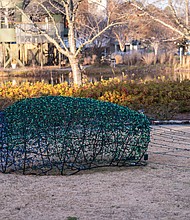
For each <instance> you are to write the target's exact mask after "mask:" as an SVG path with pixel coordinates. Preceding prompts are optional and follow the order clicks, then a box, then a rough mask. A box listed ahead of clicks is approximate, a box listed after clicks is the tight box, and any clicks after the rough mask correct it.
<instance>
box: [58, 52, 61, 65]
mask: <svg viewBox="0 0 190 220" xmlns="http://www.w3.org/2000/svg"><path fill="white" fill-rule="evenodd" d="M58 53H59V69H61V53H60V52H58Z"/></svg>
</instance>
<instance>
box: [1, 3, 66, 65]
mask: <svg viewBox="0 0 190 220" xmlns="http://www.w3.org/2000/svg"><path fill="white" fill-rule="evenodd" d="M9 1H10V2H9ZM13 2H14V3H13ZM15 4H16V5H17V6H19V7H22V8H23V7H24V4H25V0H14V1H11V0H8V1H7V0H0V66H2V67H4V68H6V67H10V66H11V65H12V67H13V65H14V66H15V65H17V66H25V65H28V66H31V65H32V66H35V65H37V66H41V67H42V66H43V65H61V58H62V57H61V54H59V52H58V51H57V49H56V48H55V46H54V45H52V44H51V43H50V42H48V40H47V39H46V38H45V37H44V35H43V34H39V33H38V32H37V31H36V30H35V26H34V24H33V23H32V22H31V20H30V19H32V18H31V17H30V19H29V18H28V17H26V16H25V15H23V14H21V12H19V11H18V10H17V9H16V7H15ZM53 17H54V20H55V22H56V26H57V29H58V32H59V35H60V36H61V38H62V39H63V38H64V37H65V38H67V29H66V28H65V27H64V26H65V18H64V17H63V16H61V15H60V14H57V13H54V14H53ZM34 23H35V25H36V26H38V27H39V29H40V30H43V31H45V32H46V33H48V35H49V36H51V37H53V38H54V39H56V38H57V35H56V30H55V27H54V24H53V22H51V20H50V19H49V18H48V17H40V21H38V22H36V21H34ZM35 31H36V34H34V33H35ZM13 68H14V67H13Z"/></svg>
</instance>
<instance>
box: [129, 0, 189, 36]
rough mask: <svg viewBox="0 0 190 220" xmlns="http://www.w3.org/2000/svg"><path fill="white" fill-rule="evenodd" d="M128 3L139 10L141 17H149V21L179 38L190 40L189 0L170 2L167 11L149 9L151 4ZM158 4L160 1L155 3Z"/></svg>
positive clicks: (132, 1)
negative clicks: (170, 31) (163, 27)
mask: <svg viewBox="0 0 190 220" xmlns="http://www.w3.org/2000/svg"><path fill="white" fill-rule="evenodd" d="M126 2H128V3H129V4H130V5H132V6H133V7H134V8H135V9H138V14H139V16H148V17H149V19H152V20H153V21H155V22H157V23H159V24H161V25H163V26H165V27H166V28H168V29H170V30H172V31H173V32H175V34H176V37H177V38H180V37H181V38H186V39H190V28H189V25H188V24H189V21H188V20H189V0H181V1H176V0H168V2H167V10H163V8H160V9H159V10H158V8H157V9H156V10H153V8H152V7H149V6H150V4H143V2H144V1H135V0H130V1H126ZM165 2H166V1H165ZM156 3H158V1H155V4H156Z"/></svg>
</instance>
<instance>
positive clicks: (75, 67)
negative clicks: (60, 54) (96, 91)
mask: <svg viewBox="0 0 190 220" xmlns="http://www.w3.org/2000/svg"><path fill="white" fill-rule="evenodd" d="M69 63H70V65H71V70H72V74H73V82H74V84H76V85H79V86H80V85H81V84H82V74H81V70H80V67H79V62H78V59H77V58H75V57H69Z"/></svg>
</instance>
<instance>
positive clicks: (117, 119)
mask: <svg viewBox="0 0 190 220" xmlns="http://www.w3.org/2000/svg"><path fill="white" fill-rule="evenodd" d="M4 113H5V116H4V121H3V123H1V122H0V123H1V124H3V126H2V129H1V134H0V135H1V139H2V142H0V171H1V172H10V171H22V173H24V174H30V173H35V174H61V175H63V174H73V173H76V172H78V171H80V170H85V169H91V168H95V167H101V166H127V165H131V164H138V163H139V162H140V161H141V158H142V157H143V155H144V154H145V152H146V151H147V148H148V143H149V141H150V127H149V120H148V119H147V117H146V116H145V115H143V114H140V113H138V112H135V111H132V110H130V109H128V108H127V107H123V106H119V105H116V104H113V103H108V102H102V101H98V100H93V99H88V98H74V97H63V96H47V97H40V98H32V99H25V100H22V101H19V102H16V103H14V104H13V105H12V106H9V107H8V108H6V109H5V112H4Z"/></svg>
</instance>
